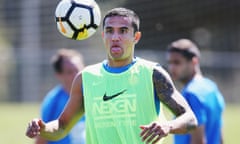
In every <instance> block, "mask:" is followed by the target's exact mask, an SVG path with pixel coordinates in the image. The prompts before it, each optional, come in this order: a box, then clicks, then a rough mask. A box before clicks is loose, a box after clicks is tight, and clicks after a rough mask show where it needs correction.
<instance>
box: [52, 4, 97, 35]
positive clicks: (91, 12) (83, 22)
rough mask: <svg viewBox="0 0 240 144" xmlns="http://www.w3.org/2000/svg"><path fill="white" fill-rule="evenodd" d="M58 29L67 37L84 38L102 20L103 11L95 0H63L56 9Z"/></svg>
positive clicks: (93, 31) (92, 32)
mask: <svg viewBox="0 0 240 144" xmlns="http://www.w3.org/2000/svg"><path fill="white" fill-rule="evenodd" d="M55 18H56V23H57V29H58V31H59V32H60V33H61V34H62V35H63V36H65V37H67V38H70V39H74V40H84V39H87V38H89V37H90V36H92V35H93V34H94V33H95V32H96V30H97V28H98V27H99V25H100V22H101V11H100V8H99V6H98V4H97V3H96V2H95V1H94V0H61V1H60V2H59V3H58V5H57V7H56V11H55Z"/></svg>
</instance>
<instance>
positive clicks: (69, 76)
mask: <svg viewBox="0 0 240 144" xmlns="http://www.w3.org/2000/svg"><path fill="white" fill-rule="evenodd" d="M79 60H80V59H79ZM78 65H79V62H77V60H76V59H75V58H71V59H69V58H64V59H63V63H62V72H61V73H59V74H57V77H58V79H59V80H60V82H61V83H62V84H63V85H65V86H68V87H71V85H72V81H73V79H74V77H75V75H76V74H77V73H78V72H79V71H80V68H79V66H78Z"/></svg>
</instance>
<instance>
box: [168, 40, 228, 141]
mask: <svg viewBox="0 0 240 144" xmlns="http://www.w3.org/2000/svg"><path fill="white" fill-rule="evenodd" d="M199 58H200V51H199V49H198V48H197V46H196V45H195V44H194V43H193V42H192V41H190V40H188V39H179V40H176V41H174V42H172V43H171V44H170V46H169V47H168V50H167V60H168V69H169V72H170V74H171V76H172V78H173V79H174V80H178V81H180V82H181V83H182V84H183V85H184V87H183V90H182V95H183V96H184V97H185V98H186V100H187V102H188V103H189V105H190V106H191V108H192V110H193V112H194V113H195V115H196V117H197V120H198V127H197V128H196V129H195V130H194V131H192V132H191V133H190V134H186V135H175V136H174V140H175V144H221V143H222V141H223V140H222V132H221V130H222V113H223V109H224V105H225V104H224V99H223V96H222V94H221V93H220V91H219V90H218V88H217V85H216V84H215V83H214V82H213V81H212V80H209V79H208V78H206V77H204V76H203V75H202V74H201V70H200V66H199V65H200V64H199Z"/></svg>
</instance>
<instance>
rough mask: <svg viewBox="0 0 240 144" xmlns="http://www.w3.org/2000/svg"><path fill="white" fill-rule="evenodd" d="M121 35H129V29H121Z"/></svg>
mask: <svg viewBox="0 0 240 144" xmlns="http://www.w3.org/2000/svg"><path fill="white" fill-rule="evenodd" d="M120 33H121V34H126V33H128V28H127V27H123V28H121V29H120Z"/></svg>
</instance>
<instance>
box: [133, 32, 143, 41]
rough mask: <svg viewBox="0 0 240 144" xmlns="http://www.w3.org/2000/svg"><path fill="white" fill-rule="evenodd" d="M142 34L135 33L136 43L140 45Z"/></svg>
mask: <svg viewBox="0 0 240 144" xmlns="http://www.w3.org/2000/svg"><path fill="white" fill-rule="evenodd" d="M141 36H142V33H141V32H140V31H137V32H135V35H134V37H135V42H136V43H138V41H139V40H140V39H141Z"/></svg>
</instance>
